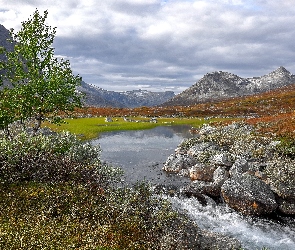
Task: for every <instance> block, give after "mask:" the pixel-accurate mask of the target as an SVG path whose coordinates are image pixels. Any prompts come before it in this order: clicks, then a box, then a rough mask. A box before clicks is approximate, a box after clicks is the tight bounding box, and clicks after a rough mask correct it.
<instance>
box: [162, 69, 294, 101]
mask: <svg viewBox="0 0 295 250" xmlns="http://www.w3.org/2000/svg"><path fill="white" fill-rule="evenodd" d="M292 83H295V76H294V75H292V74H291V73H290V72H289V71H288V70H287V69H285V68H284V67H283V66H281V67H279V68H278V69H276V70H274V71H272V72H270V73H269V74H267V75H264V76H261V77H252V78H242V77H240V76H238V75H235V74H232V73H228V72H223V71H215V72H211V73H207V74H205V75H204V76H203V77H202V78H201V79H200V80H199V81H198V82H196V83H195V84H194V85H193V86H191V87H190V88H188V89H187V90H185V91H183V92H182V93H180V94H178V95H177V96H175V97H174V98H172V99H171V100H169V101H168V102H166V103H164V105H168V106H170V105H171V106H173V105H193V104H197V103H201V102H208V101H215V100H222V99H226V98H231V97H238V96H245V95H253V94H256V93H262V92H266V91H269V90H273V89H276V88H280V87H284V86H287V85H290V84H292Z"/></svg>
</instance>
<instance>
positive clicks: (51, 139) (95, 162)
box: [0, 132, 122, 185]
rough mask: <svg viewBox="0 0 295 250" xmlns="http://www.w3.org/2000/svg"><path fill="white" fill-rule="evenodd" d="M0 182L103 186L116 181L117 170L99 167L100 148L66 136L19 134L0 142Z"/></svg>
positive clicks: (101, 165)
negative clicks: (73, 183)
mask: <svg viewBox="0 0 295 250" xmlns="http://www.w3.org/2000/svg"><path fill="white" fill-rule="evenodd" d="M0 152H1V155H0V180H1V182H4V183H14V182H21V181H37V182H52V183H54V182H77V183H97V184H100V185H106V184H107V183H111V182H113V181H115V179H117V180H118V179H119V178H120V176H121V174H122V172H121V171H120V170H119V169H116V168H112V167H109V166H106V165H103V164H101V162H100V148H99V147H94V146H92V145H90V143H87V142H82V141H80V140H79V139H77V138H76V136H74V135H72V134H70V133H66V132H63V133H54V134H51V135H46V136H45V135H43V134H38V135H35V136H32V135H31V134H30V133H27V132H21V133H19V134H17V135H16V136H15V137H13V138H6V137H2V138H0Z"/></svg>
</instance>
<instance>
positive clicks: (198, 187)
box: [180, 181, 220, 197]
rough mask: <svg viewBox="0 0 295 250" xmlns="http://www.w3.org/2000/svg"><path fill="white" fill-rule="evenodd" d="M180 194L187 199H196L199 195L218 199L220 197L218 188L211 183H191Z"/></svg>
mask: <svg viewBox="0 0 295 250" xmlns="http://www.w3.org/2000/svg"><path fill="white" fill-rule="evenodd" d="M180 192H181V193H182V194H184V195H186V196H188V197H190V196H194V197H198V196H199V195H200V194H205V195H209V196H215V197H218V196H219V195H220V187H219V186H217V185H215V183H213V182H211V181H193V182H192V183H190V184H189V185H187V186H186V187H183V188H182V189H181V190H180Z"/></svg>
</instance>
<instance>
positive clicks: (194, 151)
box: [187, 142, 217, 157]
mask: <svg viewBox="0 0 295 250" xmlns="http://www.w3.org/2000/svg"><path fill="white" fill-rule="evenodd" d="M208 149H211V150H216V149H217V146H216V145H215V144H214V143H212V142H200V143H197V144H195V145H194V146H192V147H191V148H190V149H189V150H188V151H187V154H188V155H190V156H193V157H195V156H198V155H199V154H200V153H202V152H203V151H205V150H208Z"/></svg>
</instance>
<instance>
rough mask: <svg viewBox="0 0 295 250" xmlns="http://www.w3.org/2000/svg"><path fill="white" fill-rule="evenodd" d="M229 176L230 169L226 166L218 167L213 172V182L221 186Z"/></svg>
mask: <svg viewBox="0 0 295 250" xmlns="http://www.w3.org/2000/svg"><path fill="white" fill-rule="evenodd" d="M228 177H229V173H228V171H227V170H226V169H225V168H224V167H218V168H217V169H216V170H215V171H214V173H213V184H214V185H216V186H218V188H221V186H222V185H223V183H224V182H225V181H226V180H227V179H228Z"/></svg>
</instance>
